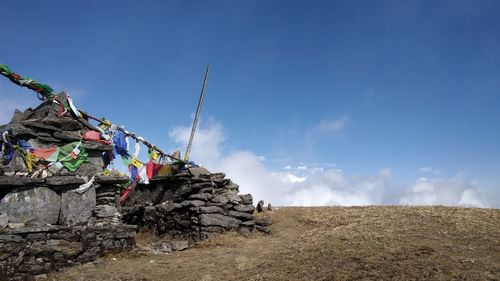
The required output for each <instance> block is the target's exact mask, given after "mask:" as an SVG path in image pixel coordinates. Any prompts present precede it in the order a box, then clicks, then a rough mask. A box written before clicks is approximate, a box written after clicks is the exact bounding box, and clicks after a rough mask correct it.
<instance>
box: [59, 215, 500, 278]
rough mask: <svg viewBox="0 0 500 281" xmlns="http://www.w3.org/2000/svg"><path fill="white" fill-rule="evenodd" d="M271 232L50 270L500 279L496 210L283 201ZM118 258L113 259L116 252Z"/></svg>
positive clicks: (92, 274) (83, 274)
mask: <svg viewBox="0 0 500 281" xmlns="http://www.w3.org/2000/svg"><path fill="white" fill-rule="evenodd" d="M265 215H271V216H272V217H273V219H274V222H275V223H274V225H273V227H272V229H273V234H272V235H271V236H265V235H261V234H252V235H251V236H250V237H242V236H239V235H236V234H234V233H233V234H225V235H221V236H220V237H217V238H215V239H213V240H211V241H206V242H203V243H201V244H199V245H196V246H195V247H194V248H191V249H189V250H187V251H184V252H175V253H172V254H169V255H156V256H155V255H138V254H120V255H111V256H108V257H105V258H103V259H101V260H100V261H99V262H97V263H90V264H86V265H81V266H78V267H74V268H71V269H68V270H65V271H64V272H62V273H60V274H58V275H53V276H51V278H50V279H52V280H500V210H491V209H464V208H446V207H360V208H354V207H351V208H340V207H339V208H334V207H329V208H327V207H322V208H281V209H279V210H278V211H276V212H273V213H267V214H265ZM113 259H116V260H113Z"/></svg>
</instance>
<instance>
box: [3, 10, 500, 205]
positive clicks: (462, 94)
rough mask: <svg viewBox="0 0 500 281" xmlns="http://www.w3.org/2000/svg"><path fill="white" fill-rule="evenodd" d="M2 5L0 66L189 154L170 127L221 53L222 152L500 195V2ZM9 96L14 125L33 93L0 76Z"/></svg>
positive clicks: (214, 117) (277, 167) (278, 169)
mask: <svg viewBox="0 0 500 281" xmlns="http://www.w3.org/2000/svg"><path fill="white" fill-rule="evenodd" d="M0 8H1V10H2V22H3V23H4V24H3V26H4V28H3V29H2V39H3V40H2V44H1V46H0V50H1V52H0V58H1V61H0V63H4V64H7V65H9V66H10V67H11V68H12V69H13V70H14V71H17V72H19V73H20V74H24V75H29V76H31V77H33V78H35V79H36V80H38V81H40V82H43V83H47V84H50V85H51V86H53V88H55V89H56V90H67V91H69V92H70V93H71V94H72V95H73V97H74V100H75V102H76V103H77V105H78V106H79V107H81V108H83V109H85V110H88V111H89V112H91V113H94V114H95V115H98V116H105V117H107V118H109V119H110V120H112V121H114V122H116V123H118V124H123V125H126V127H127V128H128V129H129V130H131V131H135V132H138V133H139V134H141V135H143V136H144V137H146V138H148V139H149V140H151V141H152V142H153V143H155V144H158V145H159V146H161V147H163V148H166V149H175V148H181V147H182V149H184V148H183V146H182V140H180V139H179V138H176V136H173V135H172V132H173V131H176V128H177V129H178V128H179V127H189V126H190V123H191V120H192V119H191V118H192V114H193V112H194V110H195V107H196V102H197V99H198V95H199V92H200V88H201V82H202V78H203V72H204V68H205V66H206V64H208V63H210V64H211V65H212V72H211V74H210V78H209V81H208V86H207V92H206V100H205V104H204V107H203V109H202V123H201V135H200V136H201V138H202V137H203V132H206V133H207V134H208V135H207V136H212V137H213V136H214V135H215V136H216V138H215V140H214V139H211V140H213V141H215V145H216V148H215V149H219V150H220V154H219V155H216V156H214V155H211V156H212V157H221V158H223V159H230V158H231V157H232V156H234V155H238V154H237V153H239V152H242V151H246V152H251V153H252V155H254V156H256V157H257V158H258V159H259V161H260V165H262V167H263V168H264V169H265V170H266V171H267V172H268V173H270V174H273V173H274V174H276V173H283V167H286V166H291V167H295V168H296V167H299V166H308V167H309V168H311V167H315V168H322V169H324V171H327V170H332V169H334V170H336V171H342V176H344V177H346V178H349V179H351V180H352V181H353V185H356V183H357V180H356V179H358V178H363V179H365V180H366V179H373V178H377V177H378V176H379V175H380V172H381V171H390V181H391V184H390V185H391V188H390V189H391V190H392V188H393V189H398V188H399V189H405V188H406V189H408V190H412V189H413V190H414V189H415V188H416V186H417V185H418V183H419V180H421V179H422V178H425V179H426V180H428V181H431V182H435V181H440V182H443V181H444V182H452V183H453V182H455V181H456V180H457V179H459V180H458V182H459V184H460V185H462V184H463V185H465V186H468V187H464V189H467V188H471V189H474V190H475V191H477V192H478V193H480V194H483V195H482V196H483V197H485V198H487V197H491V196H490V194H495V196H498V183H499V182H500V158H499V157H498V156H499V155H500V130H499V121H500V108H499V106H500V94H499V93H498V89H500V79H498V77H500V17H499V16H498V15H499V14H500V3H499V2H498V1H479V2H477V1H143V2H141V3H139V2H137V1H79V2H77V1H73V2H71V1H44V2H43V3H42V2H40V1H18V2H12V1H10V2H4V3H2V4H0ZM0 91H1V93H0V94H1V95H0V101H1V102H2V108H0V110H1V111H3V112H2V113H0V118H2V119H3V120H2V121H4V122H5V121H8V117H7V116H8V115H10V114H11V112H12V110H11V108H12V107H13V106H17V107H21V108H23V107H27V106H33V105H36V103H37V100H36V98H35V96H34V95H33V94H32V93H31V92H29V91H28V90H26V89H19V88H17V87H16V86H15V85H11V84H10V82H9V81H7V80H5V79H3V80H1V81H0ZM214 126H215V127H214ZM214 128H215V129H216V130H215V131H213V129H214ZM203 130H205V131H203ZM176 132H180V131H179V130H177V131H176ZM210 132H212V133H213V134H212V135H210ZM176 140H177V141H176ZM195 142H196V139H195ZM201 142H202V141H201ZM208 146H209V147H210V145H208ZM198 148H199V149H201V150H206V149H205V148H203V147H199V146H198ZM198 153H200V152H198ZM193 155H197V154H196V153H195V152H194V154H193ZM198 155H199V156H200V159H201V160H205V158H204V157H206V156H207V155H201V154H198ZM193 160H195V161H197V159H193ZM206 161H209V160H206ZM198 162H199V161H198ZM202 164H203V163H202ZM214 165H216V164H214ZM221 168H222V167H221ZM292 172H293V173H294V174H293V175H295V176H299V177H300V176H303V177H308V180H311V179H312V177H313V175H310V174H307V175H306V174H300V173H302V172H304V169H301V170H296V169H295V170H292ZM309 172H310V169H309ZM235 174H237V173H235ZM382 174H383V173H382ZM236 177H237V176H236ZM362 181H363V180H362ZM240 185H241V184H240ZM327 185H328V184H327ZM302 188H303V189H307V188H312V187H311V186H310V185H309V186H303V187H302ZM436 188H437V187H436ZM417 189H418V188H417ZM462 191H463V190H462ZM495 199H499V200H498V201H500V196H498V197H495ZM498 201H497V202H498ZM356 202H357V201H356ZM369 202H372V201H369ZM373 202H375V203H378V201H373ZM391 202H392V201H391ZM398 202H403V201H401V200H400V201H398ZM436 202H437V203H440V201H436ZM382 203H383V202H382ZM486 205H488V204H486ZM489 205H491V204H489Z"/></svg>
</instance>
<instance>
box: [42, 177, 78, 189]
mask: <svg viewBox="0 0 500 281" xmlns="http://www.w3.org/2000/svg"><path fill="white" fill-rule="evenodd" d="M46 183H47V184H48V185H54V186H60V185H75V187H78V186H79V185H81V184H84V183H85V180H84V179H82V178H77V177H74V176H56V177H50V178H47V179H46Z"/></svg>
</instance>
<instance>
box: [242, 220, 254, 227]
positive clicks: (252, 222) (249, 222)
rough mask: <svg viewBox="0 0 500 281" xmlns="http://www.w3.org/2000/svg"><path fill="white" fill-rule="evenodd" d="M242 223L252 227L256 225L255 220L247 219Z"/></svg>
mask: <svg viewBox="0 0 500 281" xmlns="http://www.w3.org/2000/svg"><path fill="white" fill-rule="evenodd" d="M241 225H243V226H246V227H250V228H252V227H254V226H255V221H245V222H242V223H241Z"/></svg>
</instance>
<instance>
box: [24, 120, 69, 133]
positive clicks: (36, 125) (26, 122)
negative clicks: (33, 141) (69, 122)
mask: <svg viewBox="0 0 500 281" xmlns="http://www.w3.org/2000/svg"><path fill="white" fill-rule="evenodd" d="M21 124H23V125H24V126H28V127H32V128H39V129H44V130H49V131H58V132H62V131H63V130H62V129H60V128H57V127H55V126H52V125H49V124H45V123H43V122H42V119H28V120H23V121H21Z"/></svg>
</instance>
